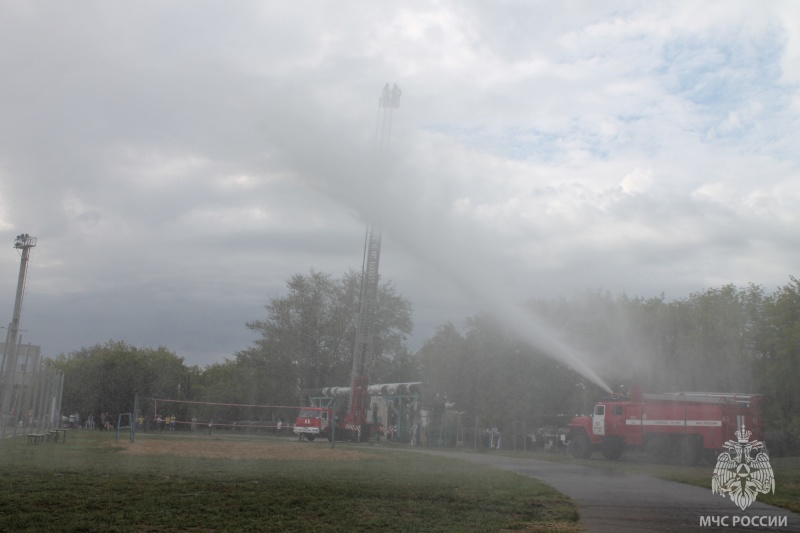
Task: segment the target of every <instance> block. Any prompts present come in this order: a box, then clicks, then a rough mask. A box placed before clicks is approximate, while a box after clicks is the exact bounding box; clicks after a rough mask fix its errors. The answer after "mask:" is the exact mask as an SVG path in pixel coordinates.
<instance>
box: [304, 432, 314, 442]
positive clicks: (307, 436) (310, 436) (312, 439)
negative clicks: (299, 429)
mask: <svg viewBox="0 0 800 533" xmlns="http://www.w3.org/2000/svg"><path fill="white" fill-rule="evenodd" d="M306 438H307V439H308V440H309V441H310V442H314V439H316V438H317V436H316V435H312V434H311V433H309V434H308V435H306Z"/></svg>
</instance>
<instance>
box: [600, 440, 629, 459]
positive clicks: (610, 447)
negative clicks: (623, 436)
mask: <svg viewBox="0 0 800 533" xmlns="http://www.w3.org/2000/svg"><path fill="white" fill-rule="evenodd" d="M624 450H625V446H624V445H623V444H622V442H621V441H620V440H619V439H615V438H607V439H606V440H605V441H603V449H602V450H601V451H602V453H603V457H605V458H606V459H610V460H612V461H614V460H616V459H619V458H620V457H622V452H623V451H624Z"/></svg>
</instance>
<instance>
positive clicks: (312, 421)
mask: <svg viewBox="0 0 800 533" xmlns="http://www.w3.org/2000/svg"><path fill="white" fill-rule="evenodd" d="M332 416H333V413H332V411H331V410H330V409H326V408H325V407H304V408H303V409H301V410H300V413H298V415H297V420H296V421H295V423H294V434H295V435H297V436H299V437H300V438H301V439H302V438H303V437H305V438H306V439H308V440H310V441H313V440H314V439H316V438H317V437H326V438H327V439H328V440H331V424H330V419H331V417H332Z"/></svg>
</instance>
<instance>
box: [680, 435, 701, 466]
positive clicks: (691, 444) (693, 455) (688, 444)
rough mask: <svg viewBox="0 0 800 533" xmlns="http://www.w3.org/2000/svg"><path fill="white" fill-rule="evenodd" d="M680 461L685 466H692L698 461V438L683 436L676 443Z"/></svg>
mask: <svg viewBox="0 0 800 533" xmlns="http://www.w3.org/2000/svg"><path fill="white" fill-rule="evenodd" d="M675 451H676V452H677V458H678V462H679V463H680V464H682V465H684V466H691V465H693V464H695V463H696V462H697V458H698V455H699V450H698V445H697V439H695V438H694V437H692V436H686V437H683V438H682V439H681V440H679V441H678V442H677V444H676V450H675Z"/></svg>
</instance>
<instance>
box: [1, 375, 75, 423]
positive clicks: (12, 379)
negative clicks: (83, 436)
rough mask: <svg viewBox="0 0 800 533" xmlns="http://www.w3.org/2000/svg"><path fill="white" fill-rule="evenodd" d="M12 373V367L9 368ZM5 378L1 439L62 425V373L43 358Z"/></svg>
mask: <svg viewBox="0 0 800 533" xmlns="http://www.w3.org/2000/svg"><path fill="white" fill-rule="evenodd" d="M11 372H13V370H11ZM8 378H9V379H4V380H2V381H3V383H4V384H3V386H4V387H10V388H11V391H10V394H7V391H3V392H2V397H3V398H7V405H3V406H2V415H0V438H2V437H6V436H9V435H18V434H25V433H28V432H30V430H33V429H35V430H36V431H37V432H41V431H46V430H51V429H56V428H58V427H60V425H61V394H62V392H63V390H64V375H63V374H62V373H61V372H60V371H58V370H57V369H56V368H55V367H54V366H53V365H52V364H51V362H50V361H48V360H45V361H43V362H42V363H41V364H39V365H37V367H36V368H34V369H33V370H31V371H17V372H15V374H14V375H13V376H8Z"/></svg>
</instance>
